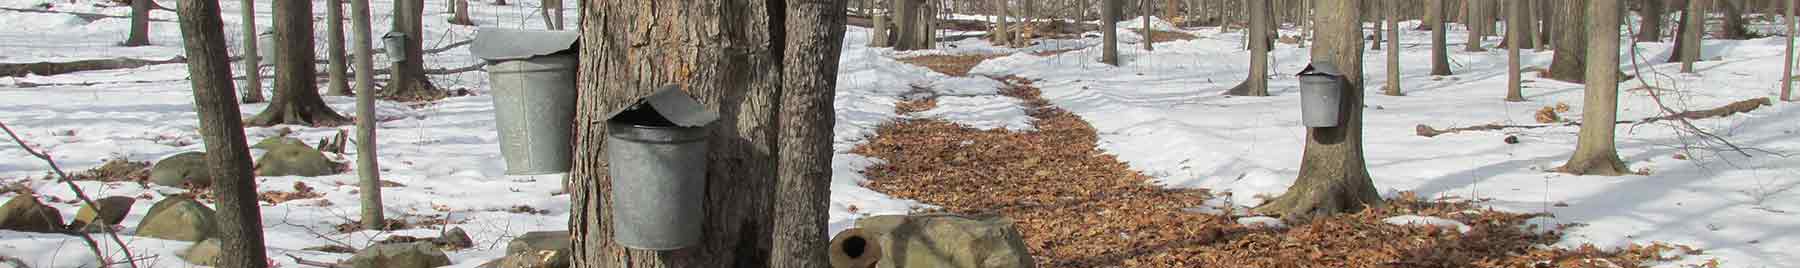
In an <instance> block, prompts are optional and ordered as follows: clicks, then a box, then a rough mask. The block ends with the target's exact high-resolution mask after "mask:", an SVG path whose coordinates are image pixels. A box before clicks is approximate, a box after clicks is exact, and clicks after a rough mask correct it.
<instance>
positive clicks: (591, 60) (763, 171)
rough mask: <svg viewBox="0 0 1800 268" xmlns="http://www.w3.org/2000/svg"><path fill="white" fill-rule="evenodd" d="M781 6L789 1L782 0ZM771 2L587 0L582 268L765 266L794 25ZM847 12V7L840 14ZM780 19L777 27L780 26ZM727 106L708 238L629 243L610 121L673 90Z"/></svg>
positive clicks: (579, 184)
mask: <svg viewBox="0 0 1800 268" xmlns="http://www.w3.org/2000/svg"><path fill="white" fill-rule="evenodd" d="M776 3H780V2H776ZM765 4H767V3H766V2H764V1H750V0H724V1H641V2H640V1H597V0H596V1H590V2H588V4H586V5H583V7H582V9H583V11H582V12H583V13H585V14H586V15H584V16H581V18H582V24H583V26H581V27H582V28H584V29H586V30H584V31H582V42H581V53H580V55H581V63H580V69H579V74H578V80H579V81H577V85H580V89H579V93H578V95H577V99H578V100H577V101H576V109H577V112H576V115H575V118H576V121H575V122H577V123H576V124H575V131H574V138H575V140H574V142H573V143H574V144H573V145H574V147H575V148H574V159H573V163H572V165H573V166H572V169H571V171H570V175H569V176H570V181H571V183H572V184H573V185H571V186H570V189H571V190H572V193H571V195H570V201H571V203H572V208H571V210H572V214H571V216H570V221H569V228H570V229H569V230H570V231H571V235H572V237H571V240H572V243H571V247H570V248H571V249H572V250H573V256H572V258H573V264H574V266H573V267H763V266H766V265H768V263H769V257H770V256H769V251H770V248H771V247H772V246H773V245H771V239H772V236H773V227H772V226H771V224H772V222H770V221H771V219H770V217H769V215H771V214H772V213H774V212H773V211H772V207H771V206H772V205H771V199H772V197H773V195H774V185H775V179H774V178H775V177H776V173H775V172H776V162H775V160H776V154H775V145H776V144H775V141H776V135H777V133H778V132H777V126H776V125H775V123H776V119H775V118H776V111H777V110H778V109H779V107H776V104H777V103H776V102H777V100H778V99H777V96H779V93H778V89H779V87H780V83H781V81H780V79H779V75H780V74H779V73H776V72H773V71H769V70H780V66H779V65H780V59H782V58H783V57H781V55H780V54H781V53H782V52H781V51H782V49H781V48H780V47H773V46H772V45H771V44H782V43H784V42H783V41H781V39H782V38H781V35H782V33H785V32H786V31H782V30H772V29H779V28H775V27H771V25H781V23H779V22H778V21H779V19H773V18H783V16H781V15H779V14H768V13H770V12H771V11H773V10H782V9H770V8H769V6H765ZM839 11H840V12H841V10H839ZM771 20H775V21H776V22H771ZM670 84H673V85H676V86H679V87H681V88H683V89H685V90H686V91H687V92H689V93H690V94H693V95H694V96H695V97H696V99H697V100H699V101H700V102H701V103H704V104H705V105H706V106H707V108H708V109H710V110H713V111H718V112H719V113H720V117H719V121H716V122H713V123H712V125H711V126H710V128H709V130H708V131H709V133H710V136H709V137H708V140H707V145H708V146H707V150H708V155H707V159H708V161H707V164H706V172H707V174H706V185H707V190H706V193H705V194H706V197H705V201H704V204H703V206H704V207H705V208H706V219H705V222H704V223H702V224H701V225H702V228H703V229H704V230H703V234H702V235H701V241H700V242H699V244H697V245H695V246H693V247H689V248H685V249H680V250H673V251H645V250H628V249H626V248H624V247H621V246H619V245H617V244H615V243H613V241H612V235H613V234H612V232H613V229H612V225H611V222H612V215H611V214H610V213H611V208H612V201H611V200H610V198H609V197H610V196H611V190H612V189H611V180H610V179H609V178H608V177H607V174H608V173H607V163H606V155H605V151H604V148H605V140H606V135H607V134H606V128H605V124H604V121H605V120H606V116H607V115H608V114H609V113H610V112H612V111H615V110H617V109H619V108H623V107H625V106H626V105H630V104H631V102H632V100H633V99H636V98H638V97H641V96H645V95H648V94H650V93H652V92H654V90H656V89H658V88H660V87H662V86H664V85H670Z"/></svg>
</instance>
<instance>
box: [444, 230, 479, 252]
mask: <svg viewBox="0 0 1800 268" xmlns="http://www.w3.org/2000/svg"><path fill="white" fill-rule="evenodd" d="M437 240H438V241H437V242H438V243H440V244H444V245H447V246H450V248H452V249H464V248H469V247H473V246H475V239H472V238H469V233H468V232H465V231H463V228H462V227H456V228H450V230H448V231H444V234H442V235H439V236H438V238H437Z"/></svg>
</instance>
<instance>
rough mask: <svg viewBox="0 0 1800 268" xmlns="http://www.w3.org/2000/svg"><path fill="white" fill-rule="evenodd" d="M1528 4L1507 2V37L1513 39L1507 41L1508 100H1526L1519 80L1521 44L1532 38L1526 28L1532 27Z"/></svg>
mask: <svg viewBox="0 0 1800 268" xmlns="http://www.w3.org/2000/svg"><path fill="white" fill-rule="evenodd" d="M1527 6H1528V4H1527V3H1525V2H1524V1H1509V3H1507V4H1506V39H1507V40H1513V41H1512V42H1506V101H1525V94H1524V92H1523V91H1522V90H1521V89H1520V87H1523V85H1522V84H1520V81H1519V79H1520V78H1521V76H1520V75H1519V60H1520V59H1519V48H1520V45H1519V44H1520V43H1525V42H1521V41H1523V40H1524V39H1531V38H1530V37H1528V36H1531V35H1530V34H1527V33H1526V31H1527V30H1526V29H1530V28H1531V26H1529V25H1528V24H1527V23H1530V21H1531V20H1530V19H1528V18H1527V17H1526V15H1525V9H1526V7H1527Z"/></svg>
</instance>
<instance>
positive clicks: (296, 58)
mask: <svg viewBox="0 0 1800 268" xmlns="http://www.w3.org/2000/svg"><path fill="white" fill-rule="evenodd" d="M273 11H274V12H275V23H274V24H275V40H276V42H275V51H276V53H275V101H274V102H270V103H269V107H268V108H264V109H263V111H262V113H259V114H257V115H256V116H254V117H251V118H250V119H247V120H244V124H246V125H252V126H273V125H277V124H295V125H308V126H339V125H343V124H345V123H349V122H350V120H349V119H346V118H344V116H342V115H338V114H337V112H335V111H332V110H331V107H330V106H325V100H324V99H321V98H319V85H318V83H317V82H316V81H317V80H315V79H316V78H314V77H317V75H318V72H319V71H318V66H316V65H314V64H313V59H314V58H315V55H314V54H313V27H312V25H313V24H312V23H313V20H312V2H310V1H275V9H274V10H273Z"/></svg>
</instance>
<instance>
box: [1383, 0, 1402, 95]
mask: <svg viewBox="0 0 1800 268" xmlns="http://www.w3.org/2000/svg"><path fill="white" fill-rule="evenodd" d="M1382 9H1387V12H1385V13H1386V16H1387V24H1388V27H1387V35H1388V36H1387V43H1388V51H1387V92H1386V93H1387V95H1388V96H1403V95H1406V94H1405V93H1401V92H1400V9H1399V4H1398V3H1394V2H1387V1H1384V3H1382Z"/></svg>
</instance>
